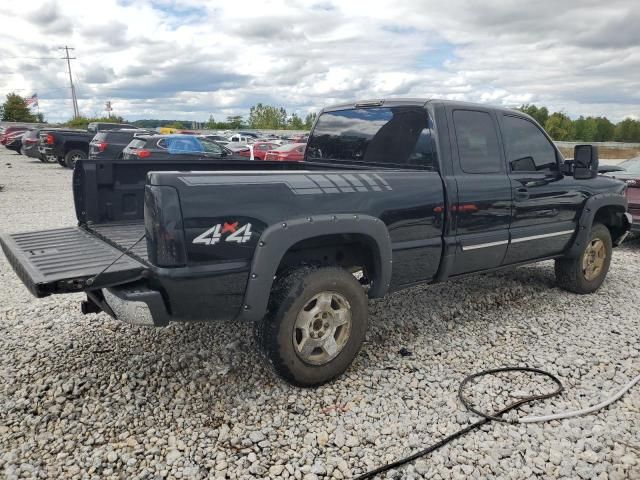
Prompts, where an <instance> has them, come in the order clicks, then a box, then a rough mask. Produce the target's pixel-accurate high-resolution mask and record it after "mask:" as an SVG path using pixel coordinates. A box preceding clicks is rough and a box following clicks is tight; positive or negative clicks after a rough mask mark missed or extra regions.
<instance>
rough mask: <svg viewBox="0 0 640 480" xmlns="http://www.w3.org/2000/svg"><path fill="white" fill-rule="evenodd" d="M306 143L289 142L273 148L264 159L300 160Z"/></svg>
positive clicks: (279, 160)
mask: <svg viewBox="0 0 640 480" xmlns="http://www.w3.org/2000/svg"><path fill="white" fill-rule="evenodd" d="M306 146H307V144H306V143H289V144H286V145H282V146H280V147H278V148H274V149H273V150H269V151H268V152H267V153H266V155H265V157H264V160H275V161H278V162H301V161H302V160H303V158H304V149H305V147H306Z"/></svg>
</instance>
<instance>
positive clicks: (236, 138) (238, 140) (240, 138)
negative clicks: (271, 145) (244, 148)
mask: <svg viewBox="0 0 640 480" xmlns="http://www.w3.org/2000/svg"><path fill="white" fill-rule="evenodd" d="M228 140H229V143H232V144H236V145H247V144H249V143H253V142H255V141H256V138H255V137H253V136H251V135H242V134H239V133H236V134H235V135H231V136H230V137H229V138H228Z"/></svg>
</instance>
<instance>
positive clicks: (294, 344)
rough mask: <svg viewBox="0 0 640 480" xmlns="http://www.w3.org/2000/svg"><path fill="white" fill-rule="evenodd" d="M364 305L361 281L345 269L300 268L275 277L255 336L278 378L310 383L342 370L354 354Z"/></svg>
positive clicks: (323, 380) (362, 330) (363, 324)
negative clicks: (267, 303) (275, 279)
mask: <svg viewBox="0 0 640 480" xmlns="http://www.w3.org/2000/svg"><path fill="white" fill-rule="evenodd" d="M367 307H368V305H367V297H366V295H365V292H364V289H363V288H362V285H360V283H359V282H358V281H357V280H356V278H355V277H354V276H353V275H351V274H350V273H349V272H347V271H346V270H344V269H342V268H337V267H324V268H314V267H302V268H299V269H297V270H295V271H293V272H291V273H289V274H287V275H284V276H282V277H281V278H279V279H278V280H277V282H276V285H275V286H274V289H273V291H272V293H271V298H270V302H269V311H268V313H267V315H266V316H265V318H264V319H262V320H261V321H260V322H258V324H257V325H256V338H257V341H258V344H259V346H260V348H261V350H262V352H263V353H264V355H265V357H266V359H267V361H268V363H269V365H270V366H271V367H272V368H273V370H274V371H275V372H276V373H277V374H278V375H279V376H280V377H282V378H283V379H285V380H286V381H287V382H289V383H291V384H293V385H296V386H299V387H315V386H318V385H322V384H324V383H327V382H329V381H331V380H333V379H334V378H336V377H337V376H339V375H341V374H342V373H343V372H344V371H345V370H346V369H347V368H348V367H349V365H350V364H351V362H352V361H353V359H354V358H355V357H356V355H357V354H358V351H359V350H360V347H361V346H362V342H363V341H364V338H365V335H366V331H367Z"/></svg>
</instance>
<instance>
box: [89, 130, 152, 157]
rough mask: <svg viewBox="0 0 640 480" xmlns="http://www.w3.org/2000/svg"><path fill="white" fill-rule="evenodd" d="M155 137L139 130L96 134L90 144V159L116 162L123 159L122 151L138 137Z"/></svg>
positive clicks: (110, 131) (150, 133)
mask: <svg viewBox="0 0 640 480" xmlns="http://www.w3.org/2000/svg"><path fill="white" fill-rule="evenodd" d="M140 135H154V133H153V132H150V131H148V130H143V129H139V128H123V129H119V130H106V131H104V132H98V133H96V135H95V137H93V139H92V140H91V142H90V143H89V158H93V159H95V160H116V159H119V158H122V151H123V150H124V148H125V147H126V146H127V145H129V143H131V140H133V139H134V138H135V137H136V136H140Z"/></svg>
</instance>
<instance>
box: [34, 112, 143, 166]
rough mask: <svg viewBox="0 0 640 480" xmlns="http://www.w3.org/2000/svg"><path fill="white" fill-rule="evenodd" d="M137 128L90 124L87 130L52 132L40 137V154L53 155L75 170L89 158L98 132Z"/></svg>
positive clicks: (61, 163) (126, 125) (117, 124)
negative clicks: (91, 146)
mask: <svg viewBox="0 0 640 480" xmlns="http://www.w3.org/2000/svg"><path fill="white" fill-rule="evenodd" d="M120 128H137V127H135V126H134V125H129V124H126V123H106V122H96V123H90V124H89V125H88V127H87V130H77V129H66V130H50V131H48V132H46V133H44V134H41V135H40V147H39V148H40V153H42V154H43V155H53V156H55V157H56V158H57V159H58V162H59V163H60V165H63V166H65V167H68V168H73V166H74V165H75V163H76V162H77V161H78V160H82V159H83V158H88V157H89V143H90V142H91V140H92V139H93V137H94V136H95V135H96V134H97V133H98V132H103V131H105V130H115V129H120Z"/></svg>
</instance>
